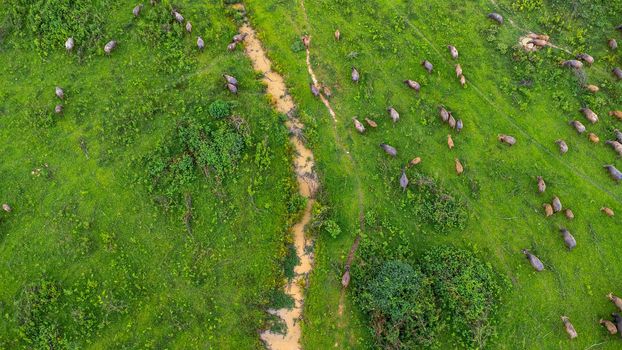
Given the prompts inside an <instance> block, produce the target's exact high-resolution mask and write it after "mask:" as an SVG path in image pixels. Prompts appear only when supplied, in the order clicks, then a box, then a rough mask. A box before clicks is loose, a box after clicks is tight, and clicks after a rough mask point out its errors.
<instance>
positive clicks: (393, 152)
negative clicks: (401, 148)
mask: <svg viewBox="0 0 622 350" xmlns="http://www.w3.org/2000/svg"><path fill="white" fill-rule="evenodd" d="M380 147H381V148H382V149H383V150H384V151H385V152H386V154H388V155H390V156H391V157H395V156H397V150H396V149H395V147H393V146H389V145H387V144H386V143H381V144H380Z"/></svg>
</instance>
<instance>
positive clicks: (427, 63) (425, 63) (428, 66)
mask: <svg viewBox="0 0 622 350" xmlns="http://www.w3.org/2000/svg"><path fill="white" fill-rule="evenodd" d="M421 65H422V66H423V68H425V70H427V71H428V73H432V69H434V66H433V65H432V63H430V61H428V60H425V61H422V62H421Z"/></svg>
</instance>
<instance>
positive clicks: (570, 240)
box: [559, 228, 577, 250]
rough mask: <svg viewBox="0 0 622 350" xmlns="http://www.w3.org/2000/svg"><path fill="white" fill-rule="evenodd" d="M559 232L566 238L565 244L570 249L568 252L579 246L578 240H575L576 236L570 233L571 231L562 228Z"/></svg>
mask: <svg viewBox="0 0 622 350" xmlns="http://www.w3.org/2000/svg"><path fill="white" fill-rule="evenodd" d="M559 232H560V233H561V234H562V237H563V238H564V243H565V244H566V247H568V250H572V249H574V248H575V247H576V246H577V240H576V239H574V236H573V235H572V234H571V233H570V231H568V230H567V229H565V228H562V229H560V230H559Z"/></svg>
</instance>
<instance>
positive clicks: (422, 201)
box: [408, 173, 468, 233]
mask: <svg viewBox="0 0 622 350" xmlns="http://www.w3.org/2000/svg"><path fill="white" fill-rule="evenodd" d="M412 183H413V184H414V188H416V191H408V201H409V202H410V207H412V208H413V209H414V210H415V213H416V215H417V216H419V217H421V218H423V219H424V220H426V221H427V222H429V223H430V224H431V225H432V226H433V227H434V229H435V230H436V231H438V232H440V233H448V232H450V231H452V230H462V229H464V227H465V226H466V222H467V219H468V216H467V211H466V205H465V203H463V202H462V201H461V200H459V199H458V198H456V197H455V196H453V195H452V194H450V193H449V192H447V191H446V190H445V189H444V188H442V187H441V186H440V185H438V184H437V183H436V181H435V180H434V179H432V178H430V177H427V176H424V175H421V174H419V173H417V174H415V176H414V177H413V179H412Z"/></svg>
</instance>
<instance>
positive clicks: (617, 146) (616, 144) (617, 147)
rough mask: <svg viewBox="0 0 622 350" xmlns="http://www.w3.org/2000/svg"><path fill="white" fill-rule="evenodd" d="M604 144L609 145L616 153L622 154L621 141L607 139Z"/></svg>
mask: <svg viewBox="0 0 622 350" xmlns="http://www.w3.org/2000/svg"><path fill="white" fill-rule="evenodd" d="M605 144H606V145H609V146H611V148H613V150H614V151H616V153H618V154H619V155H621V156H622V143H620V142H618V141H614V140H607V141H605Z"/></svg>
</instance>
